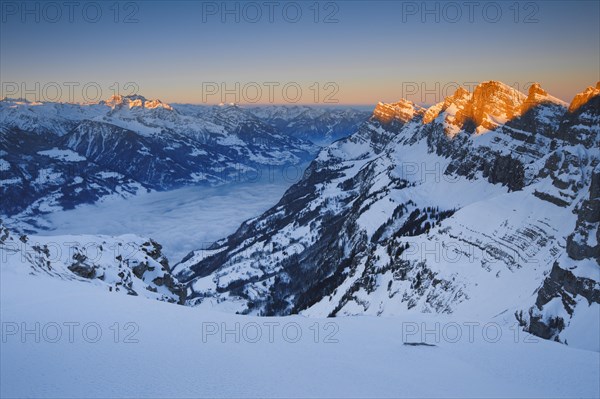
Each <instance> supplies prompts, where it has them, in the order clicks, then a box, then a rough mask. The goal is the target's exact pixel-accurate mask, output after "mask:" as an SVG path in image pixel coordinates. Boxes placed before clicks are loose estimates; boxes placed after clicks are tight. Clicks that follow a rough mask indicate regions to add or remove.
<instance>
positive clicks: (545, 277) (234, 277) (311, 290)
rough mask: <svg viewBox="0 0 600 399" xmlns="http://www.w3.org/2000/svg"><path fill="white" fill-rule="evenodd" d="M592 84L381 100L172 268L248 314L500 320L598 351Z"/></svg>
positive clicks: (598, 127)
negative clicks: (302, 169)
mask: <svg viewBox="0 0 600 399" xmlns="http://www.w3.org/2000/svg"><path fill="white" fill-rule="evenodd" d="M599 163H600V83H598V84H597V85H596V86H595V87H589V88H587V89H586V90H585V91H583V92H582V93H580V94H578V95H577V96H576V97H575V99H574V100H573V101H572V103H571V104H566V103H564V102H563V101H561V100H558V99H557V98H555V97H553V96H551V95H549V94H548V93H547V92H546V91H545V90H544V89H542V88H541V87H540V85H539V84H535V85H533V86H531V88H530V89H529V91H528V93H527V94H524V93H521V92H519V91H517V90H515V89H513V88H511V87H509V86H507V85H505V84H502V83H500V82H495V81H490V82H485V83H482V84H480V85H478V86H477V87H476V88H475V89H474V91H473V92H472V93H470V92H468V91H467V90H465V89H459V90H457V91H456V93H454V94H453V95H451V96H449V97H448V98H446V99H445V100H444V101H443V102H440V103H439V104H435V105H433V106H431V107H429V108H422V107H419V106H417V105H415V104H413V103H411V102H410V101H406V100H401V101H399V102H397V103H393V104H384V103H379V104H378V105H377V107H376V108H375V110H374V112H373V115H372V117H371V118H370V119H369V120H368V121H367V122H365V123H364V124H362V125H361V126H360V127H359V128H358V129H357V130H356V132H355V133H354V134H353V135H351V136H350V137H348V138H345V139H341V140H339V141H336V142H334V143H332V144H331V145H329V146H328V147H326V148H324V149H322V150H321V152H320V153H319V154H318V156H317V157H316V159H315V160H314V161H313V162H312V163H311V165H310V166H309V168H308V171H307V173H306V174H305V176H304V178H303V179H302V180H301V181H299V182H298V183H297V184H295V185H293V186H292V187H291V188H290V189H289V190H288V191H287V192H286V193H285V195H284V196H283V197H282V198H281V200H280V201H279V202H278V203H277V204H276V205H275V206H274V207H272V208H271V209H270V210H268V211H266V212H265V213H264V214H262V215H260V216H258V217H256V218H253V219H250V220H248V221H246V222H245V223H243V224H242V225H241V226H240V227H239V229H238V230H237V231H236V232H235V233H234V234H232V235H231V236H229V237H227V238H224V239H222V240H220V241H217V242H216V243H214V244H213V245H212V246H211V247H209V248H206V249H199V250H198V251H194V252H192V253H190V254H189V255H188V256H187V257H186V258H185V259H184V260H183V261H182V262H181V263H179V264H178V265H176V266H175V267H174V270H173V272H174V274H175V275H176V276H177V277H178V278H179V280H180V281H182V282H184V283H185V284H186V285H187V289H188V295H187V304H189V305H192V306H200V307H206V308H210V309H221V310H224V311H231V312H239V313H249V314H257V315H287V314H295V313H301V314H304V315H309V316H339V315H408V314H410V313H412V312H428V313H431V312H434V313H453V314H457V315H460V316H463V317H464V318H469V317H473V318H474V319H476V320H480V319H481V317H487V318H492V317H498V318H501V319H503V320H506V321H509V322H516V323H519V324H520V325H521V326H522V328H524V329H525V330H527V331H529V332H531V333H533V334H536V335H538V336H540V337H543V338H546V339H553V340H557V341H561V342H565V343H568V344H571V345H575V346H580V347H586V348H592V349H595V350H600V348H598V347H597V346H598V342H597V337H598V336H599V335H600V325H599V323H600V321H599V318H598V314H599V312H600V245H599V242H600V232H599V228H598V227H599V222H600V166H599Z"/></svg>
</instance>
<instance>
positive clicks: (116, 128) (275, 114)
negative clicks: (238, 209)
mask: <svg viewBox="0 0 600 399" xmlns="http://www.w3.org/2000/svg"><path fill="white" fill-rule="evenodd" d="M284 108H285V107H278V106H265V107H254V108H245V107H240V106H237V105H224V106H210V107H209V106H197V105H175V106H171V105H168V104H165V103H162V102H161V101H160V100H148V99H146V98H144V97H142V96H139V95H134V96H113V97H111V98H110V99H109V100H107V101H101V102H99V103H95V104H86V105H78V104H66V103H32V102H28V101H25V100H11V99H4V100H2V101H0V195H1V196H2V199H3V201H2V207H1V208H0V215H4V216H5V217H6V216H11V217H14V218H18V219H21V220H24V221H27V222H28V223H32V224H33V225H35V222H36V216H37V215H39V214H40V213H47V212H51V211H53V210H57V209H70V208H73V207H75V206H77V205H79V204H82V203H94V202H96V201H98V200H101V199H104V198H106V197H108V196H122V197H127V196H130V195H135V194H136V193H138V192H141V191H148V190H169V189H172V188H176V187H181V186H186V185H219V184H223V183H227V182H235V181H244V180H246V179H249V178H255V177H256V176H257V174H260V173H261V170H262V169H263V168H269V167H271V168H273V167H285V166H286V165H301V164H305V163H306V162H308V161H310V160H311V159H312V158H313V157H314V155H315V154H316V152H317V151H318V149H319V146H318V145H317V144H319V145H322V144H323V143H329V142H331V141H334V140H336V139H338V138H340V137H342V136H343V135H348V134H350V133H352V131H353V130H355V129H356V127H357V126H358V125H359V124H360V123H362V122H363V121H364V120H366V119H367V118H368V116H369V114H368V113H366V112H364V111H360V110H354V109H337V108H311V107H290V108H289V109H287V108H285V109H286V111H287V113H286V112H284V113H282V112H281V110H282V109H284ZM298 126H302V128H298ZM315 143H317V144H315Z"/></svg>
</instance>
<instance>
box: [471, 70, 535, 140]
mask: <svg viewBox="0 0 600 399" xmlns="http://www.w3.org/2000/svg"><path fill="white" fill-rule="evenodd" d="M526 98H527V97H526V96H525V95H524V94H523V93H521V92H520V91H518V90H516V89H514V88H512V87H510V86H508V85H506V84H504V83H501V82H497V81H494V80H491V81H488V82H483V83H481V84H479V85H477V87H475V90H474V91H473V98H472V102H471V117H472V119H473V122H474V123H475V125H476V126H477V132H478V133H482V132H484V131H486V130H493V129H495V128H496V127H497V126H498V124H503V123H506V122H507V121H508V120H511V119H514V118H515V117H517V116H519V115H520V113H521V106H522V104H523V103H524V102H525V100H526Z"/></svg>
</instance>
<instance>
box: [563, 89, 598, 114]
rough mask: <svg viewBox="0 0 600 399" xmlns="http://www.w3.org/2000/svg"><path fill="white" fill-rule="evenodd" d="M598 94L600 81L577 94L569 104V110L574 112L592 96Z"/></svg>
mask: <svg viewBox="0 0 600 399" xmlns="http://www.w3.org/2000/svg"><path fill="white" fill-rule="evenodd" d="M598 95H600V82H598V83H596V87H592V86H590V87H588V88H587V89H585V91H583V92H581V93H579V94H577V95H576V96H575V98H573V101H571V105H569V112H575V111H577V109H578V108H579V107H581V106H582V105H585V104H586V103H587V102H588V101H589V100H590V99H591V98H592V97H595V96H598Z"/></svg>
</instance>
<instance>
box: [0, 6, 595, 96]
mask: <svg viewBox="0 0 600 399" xmlns="http://www.w3.org/2000/svg"><path fill="white" fill-rule="evenodd" d="M50 3H52V2H50ZM79 3H80V5H79V6H78V7H75V8H73V9H72V12H73V14H72V16H73V18H72V20H70V19H69V11H70V10H69V9H68V8H66V7H65V6H63V5H62V4H63V2H62V1H59V2H56V3H53V4H46V2H29V3H25V2H5V1H3V2H2V8H1V11H2V16H1V18H2V19H1V21H2V22H1V27H0V71H1V77H0V78H1V79H0V80H1V81H2V83H3V93H2V95H6V94H10V93H7V89H10V90H13V91H14V85H13V86H10V85H9V86H6V84H7V82H8V83H9V84H10V83H18V84H19V85H21V84H23V83H24V84H25V85H26V87H27V88H29V89H31V88H33V90H34V91H35V90H36V89H35V87H36V86H35V84H36V82H38V83H39V85H40V89H39V90H37V91H38V92H41V91H42V90H41V87H44V85H47V84H48V83H49V82H56V83H58V84H59V85H61V86H63V87H65V90H67V89H66V86H64V82H78V83H79V84H80V86H79V87H81V86H83V85H85V84H88V83H90V82H96V83H97V84H98V86H99V87H100V88H102V90H103V92H102V97H108V96H110V94H111V90H114V86H112V89H111V88H110V87H111V85H112V83H114V82H117V83H118V84H119V86H120V87H121V88H122V86H123V85H124V84H125V83H127V82H135V84H136V87H137V88H138V89H137V91H138V92H139V93H140V94H143V95H145V96H146V97H152V98H160V99H162V100H163V101H168V102H191V103H203V102H208V103H214V102H220V100H221V99H223V97H222V96H223V95H224V92H223V90H222V88H229V90H230V91H231V92H232V93H233V94H229V95H227V96H225V100H227V101H233V100H238V101H242V102H244V99H248V98H251V99H253V100H255V99H256V98H257V97H258V100H257V102H258V103H267V102H269V100H270V98H269V95H268V92H269V88H268V87H269V86H268V85H265V83H268V82H277V83H278V86H276V87H274V89H273V90H274V91H273V94H274V96H275V100H276V101H275V102H285V101H282V98H283V93H282V91H283V87H284V86H285V87H287V86H293V87H291V89H290V90H291V95H288V96H287V97H286V98H287V99H290V98H294V99H296V98H297V96H295V93H294V92H295V90H297V88H300V90H301V92H302V96H301V97H300V99H299V100H298V102H299V103H313V102H315V101H316V102H324V101H325V99H327V98H328V99H329V100H337V101H339V103H341V104H372V103H375V102H377V101H395V100H397V99H399V98H400V97H405V96H407V94H411V95H412V98H411V99H413V100H415V101H417V102H425V103H432V102H435V101H438V100H440V99H441V97H443V95H444V94H448V93H445V92H446V91H448V90H450V91H451V89H448V88H449V87H450V88H452V87H454V86H455V85H456V84H465V83H466V84H470V83H472V82H481V81H485V80H490V79H493V80H500V81H503V82H505V83H507V84H510V85H513V86H515V87H517V88H521V89H522V90H524V89H526V86H527V85H528V84H530V83H531V82H534V81H538V82H540V83H541V84H542V86H543V87H544V88H546V89H547V90H548V91H549V92H551V93H552V94H554V95H556V96H557V97H560V98H562V99H564V100H566V101H570V100H571V98H572V97H573V95H574V94H575V93H577V92H579V91H581V90H583V89H584V88H585V87H587V86H589V85H592V84H595V82H596V81H598V80H600V72H599V71H600V50H599V49H600V26H599V21H600V8H599V2H598V1H565V2H560V1H538V2H514V1H506V2H505V1H501V2H488V1H479V2H477V3H478V5H475V6H473V8H472V13H471V14H470V12H469V11H470V10H469V8H468V6H467V5H465V4H466V3H465V2H463V1H457V2H451V3H450V4H449V3H447V2H427V3H423V2H420V1H419V2H401V1H337V2H319V3H316V4H315V2H314V1H297V2H287V1H281V2H279V1H274V2H271V4H272V5H271V6H267V5H265V2H264V1H257V2H252V3H251V4H250V5H248V4H247V2H229V3H227V4H225V3H224V2H221V1H219V2H200V1H181V2H161V1H138V2H118V3H115V2H114V1H105V2H103V1H99V2H86V1H80V2H79ZM90 3H92V4H90ZM36 4H37V5H36ZM56 4H58V5H59V7H58V8H59V9H60V11H57V7H56ZM424 4H425V5H424ZM115 5H116V6H115ZM36 7H37V8H36ZM84 7H86V8H85V12H84V10H83V8H84ZM223 7H225V8H226V9H227V10H231V11H232V12H230V13H229V14H224V13H223V11H224V9H223ZM269 7H273V8H271V10H272V14H271V15H272V21H270V20H269V19H270V18H269V17H270V15H269V11H270V10H269ZM98 9H100V10H101V13H102V15H101V16H99V17H97V18H96V11H97V10H98ZM258 9H260V12H261V15H260V16H258V14H257V10H258ZM284 9H285V10H284ZM317 9H318V14H315V12H316V10H317ZM24 10H25V11H27V10H29V13H25V15H23V14H22V13H23V11H24ZM116 10H118V13H116ZM297 10H301V13H302V15H301V16H299V17H296V16H297V15H298V14H297ZM427 10H429V11H430V12H426V11H427ZM57 12H60V13H61V15H60V16H58V14H57ZM459 13H460V14H459ZM499 13H500V14H499ZM469 14H470V15H469ZM127 15H130V18H129V20H128V22H132V23H124V22H125V21H124V20H125V19H126V16H127ZM328 16H329V18H327V17H328ZM36 18H39V21H36ZM222 18H225V22H223V20H222ZM236 18H238V19H239V21H236ZM115 19H116V20H117V22H115ZM315 19H316V22H315ZM94 20H97V22H94ZM252 20H256V22H253V21H252ZM295 20H297V22H294V21H295ZM325 20H327V22H328V23H325ZM236 82H237V83H238V84H239V88H238V86H236ZM252 82H254V83H256V84H258V85H259V86H260V87H261V90H262V93H261V94H260V95H259V94H258V91H256V90H255V88H254V86H253V84H251V83H252ZM315 83H317V84H316V86H315V85H314V84H315ZM328 83H333V85H331V84H330V85H329V86H327V84H328ZM211 84H216V85H217V86H216V87H218V88H219V89H218V90H217V92H216V93H215V94H212V95H210V96H208V95H206V94H207V91H206V90H207V87H208V86H207V85H211ZM249 84H250V85H249ZM222 85H225V87H223V86H222ZM245 85H246V87H247V89H248V91H247V92H245V93H242V88H244V87H245ZM248 85H249V86H248ZM79 87H78V88H77V89H75V90H74V95H75V97H76V98H75V100H76V101H82V89H80V88H79ZM212 87H213V89H214V87H215V86H212ZM415 87H418V88H419V90H418V91H417V92H415V91H414V88H415ZM317 88H318V91H317ZM408 90H413V91H412V92H411V93H408ZM50 91H52V90H50ZM121 92H125V90H121ZM19 93H20V94H23V92H22V91H20V92H19ZM427 93H428V94H427ZM25 94H26V93H25ZM88 94H89V93H88ZM288 94H290V93H289V92H288ZM66 97H67V94H66V93H63V96H62V97H61V99H65V98H66ZM88 97H89V98H93V97H94V95H93V93H92V94H90V95H89V96H88ZM420 100H422V101H420Z"/></svg>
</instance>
